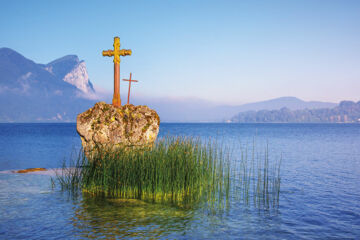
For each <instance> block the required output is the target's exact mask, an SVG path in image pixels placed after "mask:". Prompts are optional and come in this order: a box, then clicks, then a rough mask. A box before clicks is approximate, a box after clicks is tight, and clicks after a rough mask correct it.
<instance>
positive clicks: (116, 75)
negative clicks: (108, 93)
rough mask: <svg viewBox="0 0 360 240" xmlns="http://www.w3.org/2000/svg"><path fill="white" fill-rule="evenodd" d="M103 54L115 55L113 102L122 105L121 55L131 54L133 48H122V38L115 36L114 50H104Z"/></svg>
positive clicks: (117, 105) (116, 105)
mask: <svg viewBox="0 0 360 240" xmlns="http://www.w3.org/2000/svg"><path fill="white" fill-rule="evenodd" d="M102 55H103V56H108V57H112V56H114V96H113V100H112V104H113V106H115V107H120V106H121V99H120V56H126V55H131V50H130V49H120V38H119V37H114V50H107V51H103V52H102Z"/></svg>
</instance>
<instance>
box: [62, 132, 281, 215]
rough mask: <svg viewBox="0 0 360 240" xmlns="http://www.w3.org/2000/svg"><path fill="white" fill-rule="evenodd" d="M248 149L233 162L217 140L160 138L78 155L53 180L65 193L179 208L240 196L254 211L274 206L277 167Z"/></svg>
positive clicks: (214, 204) (225, 201)
mask: <svg viewBox="0 0 360 240" xmlns="http://www.w3.org/2000/svg"><path fill="white" fill-rule="evenodd" d="M248 152H251V151H248V149H247V148H245V149H241V154H240V155H241V156H240V158H239V159H237V160H235V161H234V159H235V158H234V157H233V156H231V154H230V150H226V148H224V147H223V146H219V144H217V143H216V142H213V141H208V142H206V143H202V142H201V141H200V139H195V138H185V137H165V138H163V139H159V140H158V141H157V142H156V143H155V144H154V146H152V147H151V148H148V149H139V148H129V147H127V148H126V147H123V148H122V147H119V148H116V150H113V149H98V150H97V151H95V152H94V153H93V154H92V155H91V158H87V157H85V155H84V154H83V151H81V152H80V155H79V156H78V157H77V158H76V160H75V161H72V162H70V164H67V165H66V164H64V165H63V170H62V173H61V174H58V176H57V180H58V182H59V183H60V186H61V188H62V189H64V190H69V191H70V192H73V193H75V192H79V191H80V192H81V191H82V192H86V193H89V194H93V195H96V196H99V195H100V196H105V197H110V198H123V199H141V200H144V201H148V202H156V203H170V204H173V205H176V206H181V207H193V206H195V205H197V204H206V206H209V207H211V208H214V207H215V208H218V207H225V206H228V204H229V200H230V199H233V198H234V197H235V198H236V199H238V198H240V199H242V200H243V202H244V203H245V204H247V205H249V204H251V203H253V204H254V206H255V207H258V208H265V209H267V208H270V207H276V206H278V204H279V194H280V164H281V162H280V161H279V162H275V163H272V162H271V163H270V162H269V156H268V150H267V149H266V151H265V154H264V155H263V156H260V155H257V154H256V153H255V144H254V146H253V151H252V153H251V157H250V154H249V155H248Z"/></svg>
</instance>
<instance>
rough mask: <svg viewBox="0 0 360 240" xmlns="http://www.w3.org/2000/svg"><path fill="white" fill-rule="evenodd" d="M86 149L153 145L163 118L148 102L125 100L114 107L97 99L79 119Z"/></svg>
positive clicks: (86, 150) (80, 133) (79, 130)
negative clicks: (134, 102) (124, 103)
mask: <svg viewBox="0 0 360 240" xmlns="http://www.w3.org/2000/svg"><path fill="white" fill-rule="evenodd" d="M76 122H77V124H76V128H77V132H78V133H79V135H80V138H81V142H82V146H83V148H84V150H85V152H88V151H91V150H93V148H94V147H95V146H99V147H107V148H109V147H110V148H112V147H116V146H129V147H142V146H149V145H152V144H153V143H154V142H155V140H156V137H157V135H158V132H159V125H160V118H159V116H158V114H157V113H156V111H154V110H152V109H150V108H149V107H147V106H144V105H140V106H134V105H132V104H126V105H124V106H121V107H114V106H113V105H111V104H107V103H105V102H98V103H96V104H95V106H94V107H92V108H90V109H88V110H87V111H85V112H83V113H81V114H79V115H78V116H77V119H76Z"/></svg>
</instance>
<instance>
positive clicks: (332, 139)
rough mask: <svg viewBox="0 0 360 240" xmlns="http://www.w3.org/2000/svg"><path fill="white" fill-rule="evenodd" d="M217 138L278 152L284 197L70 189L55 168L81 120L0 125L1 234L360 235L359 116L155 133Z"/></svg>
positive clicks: (169, 127) (166, 126) (76, 145)
mask: <svg viewBox="0 0 360 240" xmlns="http://www.w3.org/2000/svg"><path fill="white" fill-rule="evenodd" d="M167 135H169V136H196V137H199V138H202V139H204V140H207V139H209V138H211V139H217V140H218V141H219V142H221V143H222V144H224V145H226V146H230V147H231V148H232V149H233V154H232V158H233V160H232V161H236V159H237V155H238V154H240V153H239V149H240V146H242V148H243V149H244V148H247V147H249V148H250V149H251V148H252V144H253V143H255V145H256V151H257V152H259V153H262V152H264V151H265V149H266V147H267V148H268V149H269V158H270V160H276V159H280V158H282V165H281V192H280V202H279V206H278V207H277V208H276V209H272V210H264V209H257V208H254V207H253V206H247V205H245V204H243V203H242V202H240V201H239V202H237V201H235V200H232V202H231V203H230V206H229V208H228V209H226V210H225V211H223V212H221V213H210V212H209V211H206V209H201V208H194V209H181V208H176V207H171V206H167V205H161V204H151V203H145V202H141V201H127V202H123V201H118V200H116V199H112V200H111V199H109V200H104V199H98V198H93V197H89V196H85V195H84V196H80V197H77V198H74V197H73V196H71V195H69V194H67V193H66V192H61V191H60V190H59V189H58V188H57V187H55V188H52V186H51V182H50V177H49V176H47V175H39V174H12V173H9V170H14V169H24V168H31V167H45V168H58V167H60V166H61V164H62V162H63V161H64V159H69V158H70V156H71V154H76V153H77V151H79V149H80V147H81V142H80V138H79V136H78V135H77V133H76V125H75V124H73V123H69V124H35V123H34V124H0V186H1V187H0V239H88V238H91V239H94V238H96V239H97V238H103V239H111V238H118V239H123V238H125V239H126V238H152V239H153V238H154V239H234V238H236V239H359V238H360V124H221V123H219V124H210V123H209V124H207V123H204V124H190V123H186V124H183V123H181V124H180V123H178V124H177V123H162V124H161V126H160V132H159V136H167Z"/></svg>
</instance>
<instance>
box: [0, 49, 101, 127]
mask: <svg viewBox="0 0 360 240" xmlns="http://www.w3.org/2000/svg"><path fill="white" fill-rule="evenodd" d="M85 93H92V94H94V93H95V91H94V88H93V86H92V84H91V82H90V80H89V79H88V74H87V71H86V67H85V62H84V61H79V59H78V57H77V56H74V55H69V56H65V57H63V58H60V59H57V60H55V61H53V62H50V63H49V64H37V63H35V62H33V61H31V60H29V59H27V58H25V57H24V56H22V55H21V54H19V53H17V52H16V51H14V50H12V49H10V48H0V102H1V105H0V122H47V121H72V122H73V121H75V117H76V115H77V114H78V113H79V112H82V111H84V110H86V109H87V108H89V107H91V106H92V105H93V104H94V101H93V100H89V99H85V98H83V97H82V95H83V94H85Z"/></svg>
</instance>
